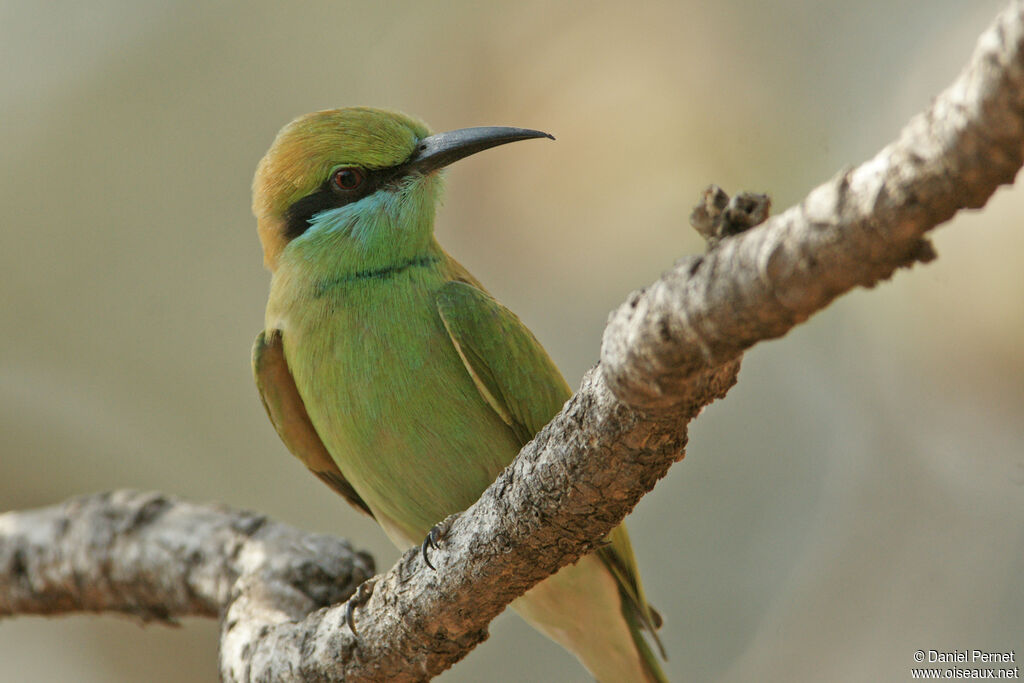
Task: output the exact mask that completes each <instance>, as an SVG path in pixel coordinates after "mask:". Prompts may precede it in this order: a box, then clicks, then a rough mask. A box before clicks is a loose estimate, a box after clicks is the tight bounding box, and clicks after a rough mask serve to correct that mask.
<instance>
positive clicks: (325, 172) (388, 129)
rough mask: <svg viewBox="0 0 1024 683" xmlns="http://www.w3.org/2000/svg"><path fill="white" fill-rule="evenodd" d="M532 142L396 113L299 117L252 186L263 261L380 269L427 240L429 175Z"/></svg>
mask: <svg viewBox="0 0 1024 683" xmlns="http://www.w3.org/2000/svg"><path fill="white" fill-rule="evenodd" d="M536 137H551V136H550V135H548V134H547V133H541V132H540V131H534V130H526V129H522V128H504V127H483V128H463V129H460V130H454V131H451V132H448V133H440V134H438V135H431V134H430V131H429V129H428V128H427V127H426V126H425V125H424V124H423V123H421V122H419V121H417V120H415V119H412V118H410V117H408V116H405V115H403V114H399V113H396V112H391V111H385V110H382V109H371V108H367V107H350V108H346V109H331V110H327V111H319V112H314V113H312V114H306V115H305V116H301V117H299V118H297V119H295V120H294V121H292V122H291V123H289V124H288V125H287V126H285V127H284V128H282V129H281V132H279V133H278V134H277V138H276V139H275V140H274V143H273V144H272V145H271V147H270V150H269V151H268V152H267V154H266V155H265V156H264V157H263V159H262V160H261V161H260V163H259V167H258V168H257V170H256V177H255V179H254V180H253V201H252V209H253V213H254V214H255V215H256V220H257V225H258V228H259V235H260V241H261V242H262V244H263V255H264V262H265V263H266V265H267V267H268V268H270V269H271V270H275V269H276V268H277V266H278V265H279V263H280V261H281V259H282V257H283V256H286V255H288V254H289V253H290V252H297V253H296V256H297V257H298V258H300V259H302V261H303V262H306V263H309V262H312V261H318V260H321V259H320V256H321V255H324V254H326V253H330V254H331V255H332V257H331V258H332V260H333V261H334V267H338V264H345V263H348V264H350V265H351V266H352V267H366V266H384V265H388V263H389V262H392V261H394V260H395V259H400V258H408V257H410V256H415V255H416V254H417V251H418V250H420V249H423V248H425V247H426V245H427V244H429V242H430V241H431V239H432V230H433V217H434V210H435V207H436V204H437V200H438V198H439V196H440V191H441V183H440V179H439V178H438V174H437V173H435V171H437V170H439V169H441V168H443V167H444V166H447V165H448V164H450V163H452V162H454V161H457V160H458V159H461V158H463V157H466V156H469V155H470V154H474V153H476V152H479V151H482V150H484V149H488V148H490V147H494V146H497V145H501V144H505V143H507V142H514V141H516V140H526V139H529V138H536Z"/></svg>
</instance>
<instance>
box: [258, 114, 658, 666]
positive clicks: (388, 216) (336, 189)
mask: <svg viewBox="0 0 1024 683" xmlns="http://www.w3.org/2000/svg"><path fill="white" fill-rule="evenodd" d="M537 137H551V136H549V135H547V134H546V133H541V132H538V131H532V130H523V129H519V128H496V127H485V128H466V129H461V130H456V131H452V132H448V133H441V134H439V135H431V134H430V132H429V130H428V129H427V127H426V126H425V125H424V124H422V123H420V122H419V121H416V120H414V119H411V118H409V117H407V116H404V115H402V114H397V113H394V112H389V111H383V110H379V109H368V108H362V107H359V108H349V109H337V110H330V111H321V112H316V113H313V114H308V115H306V116H303V117H300V118H298V119H296V120H295V121H293V122H291V123H290V124H288V125H287V126H285V127H284V128H283V129H282V130H281V132H280V133H278V135H277V138H276V139H275V140H274V143H273V145H272V146H271V148H270V150H269V151H268V152H267V154H266V156H265V157H263V160H262V161H261V162H260V164H259V168H258V169H257V171H256V178H255V180H254V182H253V212H254V213H255V214H256V218H257V222H258V228H259V235H260V241H261V242H262V244H263V253H264V260H265V263H266V265H267V267H268V268H269V269H270V270H271V272H272V273H273V277H272V279H271V285H270V299H269V302H268V303H267V313H266V321H265V329H264V331H263V332H262V333H261V334H260V335H259V337H258V338H257V339H256V344H255V347H254V349H253V366H254V371H255V374H256V383H257V386H258V387H259V390H260V393H261V395H262V397H263V402H264V405H265V406H266V408H267V413H268V414H269V415H270V419H271V421H272V422H273V423H274V426H275V427H276V429H277V432H278V434H280V436H281V439H282V440H283V441H284V443H285V444H286V445H287V447H288V448H289V450H291V451H292V453H294V454H295V455H296V456H297V457H298V458H299V459H300V460H301V461H302V462H303V463H305V464H306V466H307V467H309V469H310V470H312V471H313V473H314V474H316V475H317V476H318V477H319V478H320V479H322V480H323V481H324V482H326V483H327V484H328V485H329V486H331V487H332V488H333V489H334V490H335V491H337V492H338V493H340V494H341V495H342V496H344V497H345V499H346V500H348V502H349V503H351V504H352V505H354V506H355V507H356V508H358V509H359V510H361V511H363V512H365V513H367V514H369V515H372V516H373V518H374V519H375V520H377V522H378V523H379V524H380V525H381V526H382V527H383V528H384V531H385V532H386V533H387V535H388V536H389V537H390V538H391V540H392V541H393V542H394V543H395V544H396V545H397V546H399V547H400V548H403V549H405V548H409V547H412V546H414V545H419V544H420V542H421V541H422V540H423V539H424V537H425V536H426V535H427V534H428V532H429V531H430V530H431V528H432V527H433V526H434V525H436V524H438V523H439V522H440V521H441V520H443V519H444V518H445V517H447V516H448V515H450V514H452V513H454V512H458V511H460V510H463V509H465V508H467V507H469V506H470V505H471V504H472V503H473V502H474V501H475V500H476V499H477V498H478V497H479V496H480V494H481V493H482V492H483V490H484V489H485V488H486V487H487V486H488V485H489V484H490V483H491V482H492V481H493V480H494V479H495V477H496V476H497V475H498V473H499V472H500V471H501V470H502V468H504V467H505V466H506V465H508V464H509V463H510V462H511V461H512V459H513V458H514V457H515V455H516V453H518V452H519V449H520V448H521V447H522V446H523V445H524V444H525V443H526V442H527V441H529V440H530V439H531V438H533V436H534V434H535V433H536V432H537V431H538V430H539V429H540V428H541V427H543V426H544V425H545V424H546V423H547V422H548V421H549V420H550V419H551V418H552V417H553V416H554V415H555V414H556V413H557V412H558V411H559V410H560V409H561V407H562V404H563V403H564V402H565V401H566V400H567V399H568V398H569V396H570V395H571V392H570V390H569V387H568V385H567V384H566V382H565V380H564V379H563V378H562V376H561V374H560V373H559V371H558V369H557V368H556V367H555V365H554V363H552V361H551V359H550V358H549V357H548V354H547V353H546V352H545V351H544V349H543V348H542V347H541V345H540V344H539V343H538V342H537V340H536V339H535V338H534V336H533V334H531V333H530V331H529V330H528V329H526V327H525V326H524V325H523V324H522V323H521V322H520V321H519V319H518V318H517V317H516V316H515V315H514V314H513V313H511V312H510V311H509V310H508V309H506V308H505V307H504V306H502V305H501V304H500V303H498V302H497V301H495V300H494V298H493V297H491V295H490V294H488V293H487V290H485V289H484V288H483V287H482V286H481V285H480V283H479V282H477V280H476V278H474V277H473V276H472V275H470V274H469V273H468V272H467V271H466V269H465V268H463V267H462V266H461V265H459V263H458V262H457V261H455V259H453V258H452V257H451V256H449V255H448V254H447V253H446V252H445V251H444V250H443V249H442V248H441V246H440V245H439V244H438V243H437V240H436V239H435V238H434V212H435V209H436V206H437V203H438V200H439V198H440V195H441V188H442V181H441V177H440V174H439V172H438V171H439V170H440V169H441V168H443V167H444V166H447V165H448V164H450V163H452V162H454V161H457V160H458V159H461V158H463V157H466V156H469V155H470V154H474V153H475V152H479V151H482V150H484V149H487V148H489V147H494V146H496V145H501V144H505V143H508V142H513V141H516V140H525V139H529V138H537ZM608 540H609V543H608V544H607V545H606V546H604V547H602V548H601V549H600V550H598V551H597V552H595V553H593V554H591V555H588V556H585V557H583V558H581V559H580V560H579V561H578V562H577V563H575V564H573V565H570V566H567V567H564V568H563V569H562V570H561V571H559V572H558V573H557V574H555V575H554V576H552V577H550V578H548V579H547V580H545V581H543V582H541V583H539V584H537V585H536V586H535V587H534V588H532V589H531V590H530V591H528V592H527V593H526V594H525V595H523V596H522V597H521V598H519V599H518V600H516V601H515V602H513V603H512V607H513V608H514V609H515V610H516V611H517V612H519V614H520V615H522V616H523V617H524V618H525V619H526V620H527V621H529V622H530V623H531V624H532V625H534V626H535V627H536V628H538V629H539V630H540V631H542V632H543V633H545V634H547V635H548V636H549V637H550V638H552V639H554V640H555V641H557V642H558V643H560V644H561V645H562V646H564V647H565V648H567V649H569V650H570V651H571V652H573V653H574V654H575V655H576V656H577V657H578V658H579V659H580V660H581V661H582V662H583V664H584V666H586V667H587V669H589V670H590V672H591V673H592V674H593V675H594V676H596V677H597V678H598V679H599V680H601V681H609V682H619V681H643V680H655V681H657V680H664V674H663V673H662V672H661V670H660V668H659V665H658V663H657V661H656V659H655V658H654V656H653V654H652V652H651V650H650V648H649V647H648V645H647V643H646V642H645V641H644V639H643V637H642V635H641V633H640V630H641V628H643V629H645V630H648V631H650V632H651V633H652V634H653V633H654V629H655V627H656V623H657V622H658V621H659V617H658V616H657V613H656V612H654V611H653V609H652V608H651V607H650V606H649V605H648V604H647V601H646V599H645V597H644V592H643V588H642V586H641V584H640V576H639V573H638V571H637V567H636V561H635V559H634V557H633V551H632V549H631V547H630V543H629V536H628V535H627V534H626V528H625V526H619V527H618V528H617V529H615V530H614V531H612V533H611V534H610V535H609V538H608ZM659 647H660V646H659Z"/></svg>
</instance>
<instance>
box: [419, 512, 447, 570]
mask: <svg viewBox="0 0 1024 683" xmlns="http://www.w3.org/2000/svg"><path fill="white" fill-rule="evenodd" d="M446 533H448V525H447V523H446V522H441V523H440V524H438V525H436V526H435V527H434V528H433V529H431V530H430V532H429V533H428V534H427V537H426V538H424V539H423V543H421V544H420V552H421V553H422V554H423V561H424V562H426V563H427V566H428V567H430V568H431V569H433V570H434V571H437V568H436V567H435V566H434V565H433V564H431V562H430V556H429V555H428V554H427V550H428V549H433V550H437V549H438V545H437V544H438V543H440V542H441V539H443V538H444V535H445V534H446Z"/></svg>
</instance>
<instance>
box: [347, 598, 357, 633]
mask: <svg viewBox="0 0 1024 683" xmlns="http://www.w3.org/2000/svg"><path fill="white" fill-rule="evenodd" d="M354 602H355V600H353V599H352V598H349V600H348V602H346V603H345V623H346V624H348V627H349V629H351V631H352V635H354V636H357V635H359V631H357V630H356V606H355V605H354V604H353V603H354Z"/></svg>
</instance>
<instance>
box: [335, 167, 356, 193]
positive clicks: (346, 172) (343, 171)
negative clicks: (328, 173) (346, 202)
mask: <svg viewBox="0 0 1024 683" xmlns="http://www.w3.org/2000/svg"><path fill="white" fill-rule="evenodd" d="M334 184H335V185H337V186H338V189H339V190H354V189H356V188H357V187H359V186H360V185H362V184H363V171H362V169H358V168H355V167H354V166H350V167H348V168H339V169H338V170H337V171H335V172H334Z"/></svg>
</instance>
